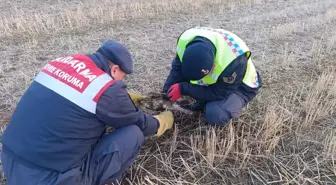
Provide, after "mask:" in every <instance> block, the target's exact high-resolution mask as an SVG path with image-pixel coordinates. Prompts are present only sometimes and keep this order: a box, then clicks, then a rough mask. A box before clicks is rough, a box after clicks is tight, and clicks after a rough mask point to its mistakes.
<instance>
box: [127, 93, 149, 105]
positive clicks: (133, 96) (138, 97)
mask: <svg viewBox="0 0 336 185" xmlns="http://www.w3.org/2000/svg"><path fill="white" fill-rule="evenodd" d="M127 92H128V94H129V95H130V96H131V99H132V101H133V102H134V103H135V104H137V103H138V102H139V101H140V100H142V99H144V98H146V96H142V95H140V94H136V93H134V92H131V91H127Z"/></svg>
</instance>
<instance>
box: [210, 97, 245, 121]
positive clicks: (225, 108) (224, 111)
mask: <svg viewBox="0 0 336 185" xmlns="http://www.w3.org/2000/svg"><path fill="white" fill-rule="evenodd" d="M247 103H248V102H246V101H245V100H244V99H243V98H241V97H240V96H239V95H237V94H236V93H232V94H231V95H230V96H229V97H228V98H227V99H224V100H219V101H211V102H208V103H207V104H206V105H205V110H204V111H205V116H204V117H205V119H206V120H207V122H208V123H209V124H210V125H219V126H225V125H226V124H227V123H228V122H229V121H230V120H231V119H234V118H237V117H238V116H239V115H240V113H241V111H242V110H243V108H244V107H245V106H246V105H247Z"/></svg>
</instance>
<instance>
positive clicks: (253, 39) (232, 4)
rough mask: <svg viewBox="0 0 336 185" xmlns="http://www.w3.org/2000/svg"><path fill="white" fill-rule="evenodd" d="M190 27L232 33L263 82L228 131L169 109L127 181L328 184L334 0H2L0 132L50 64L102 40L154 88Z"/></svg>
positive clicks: (335, 140)
mask: <svg viewBox="0 0 336 185" xmlns="http://www.w3.org/2000/svg"><path fill="white" fill-rule="evenodd" d="M192 26H211V27H214V28H222V29H226V30H229V31H232V32H234V33H236V34H237V35H239V36H240V37H241V38H242V39H243V40H244V41H246V43H247V44H248V46H249V47H250V49H251V50H252V60H253V62H254V64H255V66H256V68H257V69H258V70H259V71H260V72H261V75H262V77H263V84H264V87H263V88H262V90H261V91H260V94H259V95H258V96H257V97H256V98H255V99H254V100H253V101H252V102H251V103H250V104H249V105H248V107H247V108H246V109H244V110H243V112H242V113H241V116H240V117H239V118H238V119H235V120H233V121H232V123H231V124H229V125H228V126H226V127H224V128H220V127H210V126H208V125H207V123H206V122H205V121H204V119H203V118H202V114H197V116H193V117H190V116H186V115H181V114H177V115H176V121H175V124H174V129H172V130H170V131H169V132H167V133H166V134H165V135H164V136H162V137H160V138H156V137H149V138H146V141H145V144H144V146H143V149H142V151H141V154H140V155H139V156H138V157H137V159H136V161H135V163H134V164H133V165H132V167H131V168H130V169H129V170H128V171H127V173H126V174H125V177H124V178H123V184H166V185H168V184H204V185H205V184H209V185H210V184H211V185H212V184H258V185H259V184H336V108H335V107H336V62H335V57H336V47H335V46H336V32H335V30H336V1H335V0H236V1H233V0H196V1H192V0H183V1H179V0H171V1H163V0H149V1H145V0H140V1H135V0H122V1H116V0H103V1H97V0H86V1H80V0H69V1H65V0H58V1H51V0H47V1H41V0H33V1H18V0H16V1H9V0H0V33H1V34H0V55H1V60H0V123H1V125H2V128H1V131H3V130H4V129H5V128H6V123H7V121H8V119H9V118H10V116H11V113H12V112H13V110H14V109H15V106H16V103H17V102H18V101H19V99H20V97H21V96H22V95H23V93H24V91H25V89H26V88H27V87H28V86H29V84H30V83H31V81H32V80H33V78H34V75H35V74H36V73H37V72H38V70H39V69H40V67H42V66H43V65H44V64H45V63H46V62H47V61H48V60H50V59H53V58H55V57H59V56H64V55H68V54H74V53H91V52H94V51H95V50H96V49H97V48H98V47H99V46H100V45H101V43H102V42H103V41H105V40H107V39H114V40H117V41H120V42H122V43H124V44H125V45H126V46H127V47H129V48H130V50H131V52H132V54H133V57H134V61H135V73H134V74H133V75H131V76H127V78H126V80H125V82H126V84H127V85H128V87H129V89H132V90H134V91H136V92H139V93H143V94H146V93H148V92H152V91H157V92H158V91H160V90H161V88H162V85H163V83H164V81H165V78H166V77H167V75H168V73H169V70H170V65H171V60H172V59H173V58H174V56H175V47H176V45H175V44H176V39H177V37H178V36H179V34H180V33H181V32H182V31H184V30H185V29H187V28H190V27H192ZM3 180H4V184H5V179H3Z"/></svg>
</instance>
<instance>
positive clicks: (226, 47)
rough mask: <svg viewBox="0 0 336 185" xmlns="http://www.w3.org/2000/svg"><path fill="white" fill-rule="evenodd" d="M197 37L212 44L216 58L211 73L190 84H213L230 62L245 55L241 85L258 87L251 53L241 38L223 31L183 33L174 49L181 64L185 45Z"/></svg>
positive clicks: (202, 28)
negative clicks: (244, 68)
mask: <svg viewBox="0 0 336 185" xmlns="http://www.w3.org/2000/svg"><path fill="white" fill-rule="evenodd" d="M197 36H202V37H205V38H207V39H209V40H210V41H211V42H212V43H213V44H214V46H215V47H216V56H215V62H214V66H213V68H212V69H211V71H210V72H209V73H208V74H207V75H206V76H205V77H204V78H202V79H201V80H191V81H190V83H192V84H197V85H202V86H208V85H211V84H214V83H216V82H217V79H218V77H219V76H220V74H221V73H222V72H223V71H224V70H225V68H226V67H227V66H228V65H229V64H230V63H231V62H232V61H234V60H235V59H236V58H237V57H238V56H240V55H246V56H247V59H248V60H247V68H246V72H245V76H244V79H243V83H244V84H246V85H248V86H250V87H252V88H257V87H258V86H259V84H258V75H257V71H256V69H255V67H254V65H253V63H252V60H251V51H250V50H249V48H248V47H247V45H246V44H245V42H244V41H243V40H242V39H241V38H239V37H238V36H237V35H235V34H234V33H231V32H229V31H226V30H223V29H213V28H209V27H195V28H191V29H188V30H186V31H185V32H183V33H182V34H181V35H180V37H179V39H178V42H177V47H176V53H177V55H178V56H179V59H180V61H181V62H182V58H183V54H184V51H185V48H186V45H187V44H188V43H189V42H190V41H192V40H193V39H194V38H195V37H197Z"/></svg>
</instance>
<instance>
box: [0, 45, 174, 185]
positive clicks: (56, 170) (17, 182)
mask: <svg viewBox="0 0 336 185" xmlns="http://www.w3.org/2000/svg"><path fill="white" fill-rule="evenodd" d="M132 71H133V61H132V59H131V55H130V53H129V51H128V49H127V48H126V47H125V46H123V45H122V44H121V43H118V42H116V41H107V42H105V43H104V44H103V46H102V47H101V48H99V49H98V51H97V52H96V53H93V54H91V55H82V54H76V55H72V56H64V57H59V58H56V59H54V60H51V61H50V62H48V63H47V64H46V65H45V66H44V67H43V68H42V69H41V71H40V72H39V73H38V75H37V76H36V78H35V80H34V81H33V82H32V84H31V86H30V87H29V88H28V90H27V91H26V92H25V94H24V95H23V97H22V98H21V100H20V102H19V103H18V105H17V107H16V110H15V112H14V114H13V115H12V118H11V120H10V122H9V124H8V127H7V129H6V130H5V132H4V134H3V136H2V144H3V153H2V155H1V159H2V165H3V170H4V173H5V177H6V179H7V182H8V184H9V185H23V184H25V185H37V184H38V185H74V184H85V185H91V184H94V185H102V184H105V183H111V182H116V181H118V180H120V178H121V176H122V174H123V173H124V172H125V171H126V170H127V169H128V168H129V167H130V166H131V164H132V163H133V161H134V159H135V157H136V156H137V155H138V154H139V152H140V149H141V146H142V144H143V140H144V136H151V135H157V136H161V135H162V134H163V133H164V132H165V131H166V130H167V129H170V128H171V127H172V124H173V121H174V118H173V115H172V113H171V112H169V111H167V112H162V113H161V114H159V115H155V116H151V115H147V114H146V113H144V112H143V111H141V110H140V109H138V108H137V106H136V103H137V101H138V100H139V99H141V98H142V97H143V96H141V95H137V94H135V93H131V92H128V91H127V90H126V87H125V85H124V83H123V81H122V80H123V78H124V77H125V76H126V75H127V74H131V73H132ZM107 125H108V126H111V127H113V128H115V129H116V130H115V131H113V132H112V133H110V134H105V130H106V126H107Z"/></svg>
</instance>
